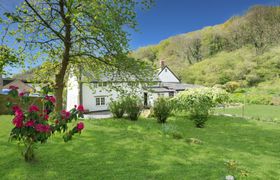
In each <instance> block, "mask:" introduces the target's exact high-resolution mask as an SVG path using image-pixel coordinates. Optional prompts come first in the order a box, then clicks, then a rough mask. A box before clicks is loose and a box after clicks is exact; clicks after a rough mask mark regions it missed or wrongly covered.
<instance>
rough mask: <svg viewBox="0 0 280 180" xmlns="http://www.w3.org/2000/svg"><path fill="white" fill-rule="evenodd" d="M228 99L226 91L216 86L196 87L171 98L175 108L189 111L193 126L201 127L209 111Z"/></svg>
mask: <svg viewBox="0 0 280 180" xmlns="http://www.w3.org/2000/svg"><path fill="white" fill-rule="evenodd" d="M227 100H228V93H227V92H225V91H224V90H222V89H217V88H196V89H190V90H187V91H183V92H180V93H179V94H178V95H177V96H176V97H174V98H173V99H172V101H173V102H176V103H175V104H176V108H177V109H179V110H185V111H188V112H189V113H190V118H191V119H192V120H193V121H194V123H195V126H196V127H198V128H203V127H204V124H205V122H206V121H207V119H208V116H209V111H210V110H211V109H212V108H213V107H215V106H217V105H218V104H221V103H223V102H225V101H227Z"/></svg>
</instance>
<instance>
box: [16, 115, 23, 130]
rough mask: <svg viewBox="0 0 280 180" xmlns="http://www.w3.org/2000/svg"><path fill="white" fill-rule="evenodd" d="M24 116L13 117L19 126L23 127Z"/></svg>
mask: <svg viewBox="0 0 280 180" xmlns="http://www.w3.org/2000/svg"><path fill="white" fill-rule="evenodd" d="M23 119H24V117H23V116H15V117H14V119H13V124H14V125H15V126H16V127H17V128H21V127H22V126H23Z"/></svg>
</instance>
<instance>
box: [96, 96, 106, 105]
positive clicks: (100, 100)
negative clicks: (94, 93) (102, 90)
mask: <svg viewBox="0 0 280 180" xmlns="http://www.w3.org/2000/svg"><path fill="white" fill-rule="evenodd" d="M104 105H105V97H96V106H104Z"/></svg>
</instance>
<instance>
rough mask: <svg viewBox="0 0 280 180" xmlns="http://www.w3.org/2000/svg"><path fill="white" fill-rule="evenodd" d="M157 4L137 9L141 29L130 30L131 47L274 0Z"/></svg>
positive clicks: (177, 0) (160, 1)
mask: <svg viewBox="0 0 280 180" xmlns="http://www.w3.org/2000/svg"><path fill="white" fill-rule="evenodd" d="M155 1H156V5H155V6H154V7H153V8H152V9H150V10H149V11H145V12H143V11H142V12H141V11H140V12H138V18H137V19H138V23H139V26H138V27H139V29H140V33H139V32H137V33H135V32H133V33H132V37H131V38H132V41H131V48H132V49H136V48H138V47H141V46H145V45H149V44H157V43H158V42H160V41H161V40H163V39H166V38H168V37H170V36H173V35H176V34H181V33H186V32H191V31H195V30H199V29H201V28H203V27H205V26H212V25H216V24H221V23H223V22H225V21H226V20H227V19H229V18H230V17H232V16H234V15H242V14H243V13H244V12H245V11H246V10H247V9H248V8H249V7H250V6H253V5H257V4H262V5H274V4H275V3H276V1H275V0H155Z"/></svg>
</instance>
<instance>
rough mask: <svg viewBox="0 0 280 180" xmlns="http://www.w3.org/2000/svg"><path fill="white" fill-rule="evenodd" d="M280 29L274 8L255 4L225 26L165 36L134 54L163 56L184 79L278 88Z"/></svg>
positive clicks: (153, 58) (279, 9)
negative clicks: (155, 43)
mask: <svg viewBox="0 0 280 180" xmlns="http://www.w3.org/2000/svg"><path fill="white" fill-rule="evenodd" d="M182 23H183V22H182ZM279 27H280V7H279V6H254V7H252V8H250V9H249V10H248V11H247V12H246V13H244V15H241V16H234V17H232V18H231V19H229V20H228V21H226V22H225V23H224V24H220V25H216V26H212V27H205V28H203V29H202V30H199V31H195V32H190V33H187V34H181V35H177V36H174V37H170V38H168V39H166V40H163V41H161V42H160V43H159V44H158V45H151V46H147V47H142V48H140V49H138V50H137V51H135V52H134V53H133V56H134V57H135V58H138V59H142V60H146V61H151V62H153V63H154V64H155V65H158V64H159V63H158V61H160V60H165V62H166V64H167V65H169V66H170V67H171V68H172V70H174V71H175V72H176V73H177V74H178V75H179V77H180V78H181V79H182V81H183V82H187V83H196V84H203V85H207V86H214V85H217V84H221V85H223V84H226V83H228V82H232V81H234V82H237V83H238V84H239V85H240V86H242V87H252V86H258V85H259V86H270V85H271V84H273V85H275V84H277V83H278V85H279V86H280V81H279V75H280V44H279V41H280V38H279V37H280V28H279Z"/></svg>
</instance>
